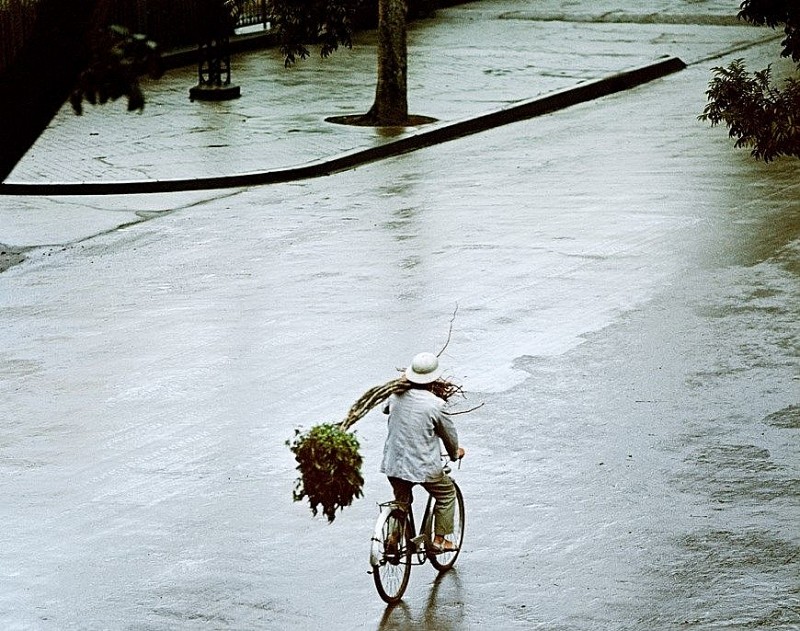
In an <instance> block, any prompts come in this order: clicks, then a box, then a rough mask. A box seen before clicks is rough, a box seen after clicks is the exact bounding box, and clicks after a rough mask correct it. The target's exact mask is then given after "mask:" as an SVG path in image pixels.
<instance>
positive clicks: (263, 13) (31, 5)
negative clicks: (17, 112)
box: [0, 0, 269, 73]
mask: <svg viewBox="0 0 800 631" xmlns="http://www.w3.org/2000/svg"><path fill="white" fill-rule="evenodd" d="M55 1H67V0H55ZM104 1H105V2H106V4H107V6H106V7H105V8H106V10H107V14H106V15H107V22H108V23H109V24H120V25H122V26H125V27H127V28H128V29H130V30H131V31H133V32H135V33H146V34H147V36H148V37H149V38H150V39H153V40H155V41H157V42H158V43H159V46H160V47H161V49H162V50H171V49H176V48H184V47H190V46H195V45H196V44H197V13H198V9H197V6H198V0H104ZM38 3H39V0H0V73H2V72H3V71H4V70H5V69H6V68H7V67H8V66H9V65H10V64H11V63H12V62H13V61H14V59H15V58H16V56H17V54H18V53H19V51H20V50H21V49H22V47H23V46H24V44H25V41H26V39H27V37H28V36H29V35H30V33H31V32H32V30H33V28H34V26H35V23H36V13H37V5H38ZM268 24H269V8H268V4H267V0H245V1H244V3H243V4H242V10H241V12H240V13H239V16H238V20H237V23H236V27H237V28H240V27H253V26H256V25H262V27H264V28H266V27H267V26H268Z"/></svg>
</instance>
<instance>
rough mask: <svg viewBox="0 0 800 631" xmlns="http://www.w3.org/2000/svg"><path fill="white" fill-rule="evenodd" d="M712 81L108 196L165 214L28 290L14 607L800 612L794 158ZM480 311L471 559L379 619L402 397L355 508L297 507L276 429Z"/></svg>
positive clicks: (11, 281) (313, 623) (356, 613)
mask: <svg viewBox="0 0 800 631" xmlns="http://www.w3.org/2000/svg"><path fill="white" fill-rule="evenodd" d="M768 50H771V49H765V54H767V52H766V51H768ZM707 76H708V75H707V70H706V69H700V68H690V69H689V70H687V71H685V72H683V73H680V75H677V76H674V77H669V78H667V79H665V80H662V81H659V82H656V83H654V84H652V85H649V86H645V87H643V88H639V89H637V90H634V91H632V92H628V93H626V94H622V95H616V96H614V97H610V98H607V99H603V100H602V101H599V102H595V103H590V104H585V105H582V106H579V107H575V108H572V109H570V110H566V111H563V112H560V113H558V114H555V115H552V116H548V117H545V118H541V119H537V120H535V121H530V122H527V123H521V124H517V125H514V126H510V127H506V128H501V129H498V130H495V131H492V132H488V133H485V134H480V135H478V136H474V137H472V138H469V139H467V140H464V141H456V142H454V143H449V144H447V145H443V146H441V147H436V148H432V149H427V150H424V151H420V152H416V153H413V154H408V155H405V156H403V157H401V158H398V159H393V160H390V161H386V162H383V163H378V164H374V165H371V166H368V167H364V168H361V169H358V170H356V171H352V172H349V173H345V174H341V175H337V176H335V177H331V178H327V179H323V180H315V181H308V182H302V183H297V184H291V185H280V186H274V187H267V188H259V189H252V190H238V191H227V192H224V193H216V194H214V193H209V194H206V195H205V196H204V195H202V194H195V195H193V196H192V197H191V198H186V197H185V196H165V197H161V198H149V199H148V200H147V202H140V201H137V199H136V198H129V199H125V200H113V201H111V202H110V203H111V204H112V205H116V206H118V207H119V208H128V209H135V208H136V204H138V203H146V204H147V205H148V210H150V211H153V214H154V215H155V217H154V218H153V219H152V220H150V221H147V222H143V223H139V224H136V225H131V226H129V227H126V228H122V229H118V230H112V231H110V232H108V233H107V234H100V235H97V236H95V237H93V238H90V239H88V240H83V241H76V242H72V243H67V244H66V245H59V246H58V247H55V246H54V247H42V248H41V249H39V250H37V251H34V252H32V253H30V255H29V258H28V260H27V261H25V263H23V264H22V265H20V266H16V267H14V268H12V269H10V270H9V271H7V272H5V273H3V274H2V275H0V319H1V320H2V322H3V326H2V327H0V349H2V350H0V377H1V378H2V381H1V382H0V395H1V396H0V418H2V419H3V420H2V424H3V428H4V431H3V436H2V442H0V467H2V471H3V485H2V490H1V491H0V523H2V524H3V529H2V532H1V533H0V626H1V627H2V628H4V629H8V630H22V629H25V630H28V629H37V630H38V629H42V630H50V629H53V630H56V629H58V630H62V629H75V630H77V629H80V630H82V631H90V630H101V629H126V630H127V629H130V630H134V629H135V630H164V629H176V628H179V629H298V630H299V629H336V630H338V629H342V630H346V629H412V628H413V629H431V630H433V629H436V630H437V631H442V630H453V631H456V630H462V629H482V628H493V629H509V630H512V629H535V628H541V629H548V630H583V629H619V630H623V629H641V630H643V631H644V630H652V629H664V630H667V629H670V630H671V629H678V628H681V629H726V630H728V629H730V630H733V629H781V630H788V629H796V628H797V627H798V625H800V598H799V597H798V593H797V585H798V576H799V574H800V573H799V572H798V567H800V556H798V555H799V554H800V537H799V536H798V530H797V523H798V518H800V505H799V504H798V490H799V489H798V480H799V479H800V463H798V459H797V448H798V433H797V431H798V427H799V426H800V407H799V406H798V403H799V401H798V399H799V398H800V397H798V392H799V391H800V381H798V365H797V357H798V352H797V351H798V346H797V321H798V315H799V314H798V309H799V308H800V300H798V298H799V297H800V296H799V295H798V293H799V292H798V272H800V266H799V265H798V254H799V253H800V252H799V250H800V239H799V238H798V229H799V228H800V215H799V214H798V199H799V198H800V195H799V194H798V193H799V192H800V184H798V182H800V179H799V178H798V175H800V164H798V163H797V162H796V161H779V162H776V163H774V164H771V165H768V166H765V165H761V164H757V163H755V162H753V161H751V160H750V159H749V158H748V156H747V155H746V154H745V153H742V152H735V151H733V149H732V148H731V146H730V142H729V140H728V139H727V138H726V136H725V133H724V131H721V130H709V129H708V128H706V127H705V126H703V125H702V124H700V123H698V122H697V121H696V120H695V117H696V113H697V112H698V111H699V110H700V109H702V105H703V94H702V92H703V91H702V86H703V85H704V82H705V81H706V80H707ZM676 130H681V131H679V132H677V131H676ZM80 203H81V204H85V208H86V210H85V212H86V213H87V214H93V213H95V212H99V211H97V210H93V209H92V206H93V205H96V206H97V207H98V208H99V207H101V205H102V204H106V203H107V202H105V201H103V202H102V204H101V202H99V201H94V202H93V201H92V200H83V201H81V202H80ZM160 208H164V209H174V210H172V211H171V212H165V213H163V214H159V213H158V212H156V211H158V210H159V209H160ZM456 304H457V305H458V314H457V317H456V320H455V323H454V330H453V337H452V340H451V342H450V344H449V346H448V349H447V352H446V354H445V362H446V363H447V365H448V366H449V367H450V374H451V376H452V377H453V378H455V379H457V380H459V381H461V382H462V383H464V385H465V387H466V388H467V389H468V390H469V399H468V400H467V401H466V402H465V405H471V404H474V403H477V402H485V406H484V407H482V408H481V409H480V410H478V411H475V412H473V413H471V414H468V415H464V416H461V417H458V419H459V420H458V422H459V428H460V432H461V435H462V441H463V443H464V444H465V445H466V447H467V448H468V450H469V456H468V459H467V460H466V461H465V463H464V467H463V468H462V470H461V471H459V472H458V480H459V482H460V484H461V485H462V487H463V489H464V492H465V496H466V499H467V509H468V514H467V538H466V548H465V550H464V552H463V554H462V555H461V557H460V559H459V564H458V567H457V570H456V571H454V572H453V573H451V574H448V575H446V576H444V577H442V579H441V580H439V581H435V580H434V578H435V577H434V573H433V571H432V569H431V568H430V567H428V566H425V567H423V568H415V571H414V573H413V574H412V577H411V586H410V588H409V591H408V592H407V597H406V601H405V603H404V604H403V605H401V606H399V607H397V608H395V609H392V610H386V609H385V608H384V606H383V604H382V603H381V601H379V599H378V598H377V595H376V594H375V593H374V589H373V587H372V582H371V578H370V577H369V576H368V575H367V574H366V570H367V551H368V546H367V543H368V539H369V536H370V531H371V527H372V522H373V520H374V517H375V515H376V514H377V511H376V508H375V503H376V502H378V501H381V500H383V499H384V498H385V497H386V496H387V495H388V493H389V487H388V484H387V483H386V482H385V480H383V479H381V476H380V474H379V473H378V472H377V468H378V457H379V453H380V449H381V444H382V443H381V441H382V438H383V428H382V425H381V420H380V416H379V415H372V416H369V417H367V418H366V419H364V420H363V421H361V423H360V427H359V436H360V437H361V440H362V446H363V453H364V456H365V459H366V462H365V473H366V478H367V483H366V488H365V498H363V499H361V500H359V501H358V502H357V503H356V504H355V505H354V506H353V507H351V508H350V509H348V510H346V511H345V512H344V513H343V514H342V515H341V516H340V518H339V519H337V521H336V522H335V524H334V525H332V526H328V525H326V524H325V523H324V522H323V521H320V520H314V519H312V518H311V517H310V514H309V512H308V510H307V509H306V507H305V506H303V505H300V504H293V503H292V502H291V487H292V483H293V479H294V471H293V462H292V459H291V454H290V453H289V451H288V450H287V449H286V447H285V446H284V440H285V439H286V438H288V437H289V436H290V435H291V433H292V431H293V429H294V428H295V427H297V426H299V425H304V426H309V425H311V424H312V423H316V422H319V421H322V420H337V419H338V418H340V417H342V416H343V415H344V413H345V412H346V410H347V407H348V406H349V404H350V403H351V402H352V401H353V400H354V399H355V398H356V397H357V396H358V395H360V394H361V393H362V392H363V391H364V390H365V389H366V388H367V387H369V386H371V385H374V384H376V383H380V382H382V381H384V380H386V379H388V378H391V377H393V376H394V374H395V373H394V369H395V367H398V366H401V365H404V364H405V362H407V361H408V358H409V357H410V356H411V355H412V354H413V353H415V352H417V351H418V350H421V349H426V348H434V349H436V348H438V347H440V346H441V345H442V344H443V342H444V340H445V338H446V335H447V327H448V322H449V319H450V316H451V314H452V312H453V309H454V307H455V305H456Z"/></svg>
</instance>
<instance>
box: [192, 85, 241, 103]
mask: <svg viewBox="0 0 800 631" xmlns="http://www.w3.org/2000/svg"><path fill="white" fill-rule="evenodd" d="M241 95H242V92H241V90H240V88H239V86H238V85H231V84H227V85H211V84H208V83H200V84H198V85H196V86H194V87H193V88H191V89H190V90H189V100H191V101H229V100H232V99H238V98H239V97H240V96H241Z"/></svg>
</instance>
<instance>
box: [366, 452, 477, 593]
mask: <svg viewBox="0 0 800 631" xmlns="http://www.w3.org/2000/svg"><path fill="white" fill-rule="evenodd" d="M460 466H461V461H460V460H459V467H460ZM442 470H443V471H444V473H445V475H448V476H449V475H450V473H451V468H450V466H449V463H448V462H445V464H444V466H443V467H442ZM451 479H452V478H451ZM453 485H454V486H455V489H456V509H455V515H454V520H453V533H452V534H450V535H447V537H446V539H447V540H448V541H450V542H452V543H453V546H454V547H455V550H453V551H452V552H442V551H440V550H437V549H435V548H434V546H433V545H432V544H433V536H434V527H435V524H434V518H433V502H434V500H433V496H431V495H428V501H427V504H426V505H425V512H424V514H423V517H422V532H421V534H417V531H416V528H415V525H414V511H413V507H412V506H411V504H409V503H406V502H398V501H391V502H384V503H382V504H379V505H378V506H379V507H380V512H379V514H378V519H377V521H376V522H375V531H374V532H373V535H372V541H371V545H370V554H369V563H370V565H371V566H372V571H371V573H372V578H373V579H374V581H375V588H376V589H377V590H378V594H379V595H380V597H381V598H382V599H383V600H384V602H387V603H389V604H390V605H391V604H394V603H397V602H399V601H400V600H401V599H402V598H403V594H404V593H405V591H406V587H408V581H409V578H410V577H411V566H412V565H423V564H424V563H425V562H426V561H430V562H431V565H433V567H435V568H436V569H437V570H439V573H440V574H441V573H444V572H447V571H448V570H449V569H450V568H452V567H453V565H454V564H455V562H456V559H457V558H458V555H459V553H460V552H461V543H462V541H463V539H464V496H463V495H462V494H461V489H460V488H459V487H458V485H457V484H456V482H455V480H453Z"/></svg>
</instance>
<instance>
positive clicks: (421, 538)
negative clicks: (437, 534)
mask: <svg viewBox="0 0 800 631" xmlns="http://www.w3.org/2000/svg"><path fill="white" fill-rule="evenodd" d="M411 543H413V544H414V545H415V546H417V547H420V546H421V545H423V544H424V543H425V535H417V536H416V537H414V538H413V539H412V540H411Z"/></svg>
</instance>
